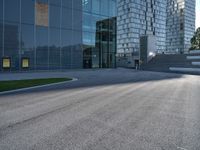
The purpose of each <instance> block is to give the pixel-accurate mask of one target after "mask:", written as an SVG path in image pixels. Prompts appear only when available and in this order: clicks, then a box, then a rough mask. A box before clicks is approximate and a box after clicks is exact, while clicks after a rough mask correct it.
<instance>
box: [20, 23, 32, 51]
mask: <svg viewBox="0 0 200 150" xmlns="http://www.w3.org/2000/svg"><path fill="white" fill-rule="evenodd" d="M21 48H22V50H23V49H33V48H34V26H33V25H26V24H22V25H21Z"/></svg>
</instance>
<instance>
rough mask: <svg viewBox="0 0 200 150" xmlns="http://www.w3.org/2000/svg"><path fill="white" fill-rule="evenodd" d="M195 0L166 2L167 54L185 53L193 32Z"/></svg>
mask: <svg viewBox="0 0 200 150" xmlns="http://www.w3.org/2000/svg"><path fill="white" fill-rule="evenodd" d="M195 5H196V2H195V0H168V2H167V36H166V37H167V40H166V43H167V47H166V50H167V51H168V52H181V53H183V52H187V51H188V50H189V48H190V47H191V44H190V39H191V38H192V36H193V34H194V32H195Z"/></svg>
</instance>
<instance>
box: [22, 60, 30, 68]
mask: <svg viewBox="0 0 200 150" xmlns="http://www.w3.org/2000/svg"><path fill="white" fill-rule="evenodd" d="M28 67H29V60H28V59H22V68H28Z"/></svg>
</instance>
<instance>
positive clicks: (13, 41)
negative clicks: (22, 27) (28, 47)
mask: <svg viewBox="0 0 200 150" xmlns="http://www.w3.org/2000/svg"><path fill="white" fill-rule="evenodd" d="M4 47H5V48H13V51H16V49H18V48H19V25H18V24H14V23H5V27H4ZM5 51H6V50H5Z"/></svg>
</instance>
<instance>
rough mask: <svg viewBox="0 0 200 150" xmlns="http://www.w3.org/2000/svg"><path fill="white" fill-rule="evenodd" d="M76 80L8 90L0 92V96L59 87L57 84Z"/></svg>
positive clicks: (75, 79)
mask: <svg viewBox="0 0 200 150" xmlns="http://www.w3.org/2000/svg"><path fill="white" fill-rule="evenodd" d="M77 80H78V79H77V78H72V80H70V81H63V82H57V83H50V84H45V85H38V86H33V87H27V88H21V89H16V90H10V91H5V92H0V95H4V94H11V93H15V92H23V91H28V90H32V89H37V88H42V87H49V86H53V85H59V84H64V83H70V82H74V81H77Z"/></svg>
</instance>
